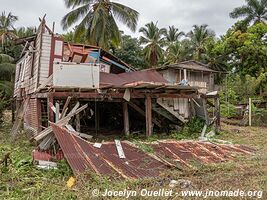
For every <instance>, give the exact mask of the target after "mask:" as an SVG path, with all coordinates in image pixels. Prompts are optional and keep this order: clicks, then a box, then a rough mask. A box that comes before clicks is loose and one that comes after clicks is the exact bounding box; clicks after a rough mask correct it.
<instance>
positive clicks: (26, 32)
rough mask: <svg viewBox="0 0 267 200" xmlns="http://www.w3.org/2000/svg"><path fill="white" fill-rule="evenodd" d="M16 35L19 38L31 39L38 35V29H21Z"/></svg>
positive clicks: (18, 29)
mask: <svg viewBox="0 0 267 200" xmlns="http://www.w3.org/2000/svg"><path fill="white" fill-rule="evenodd" d="M15 33H16V36H17V37H19V38H22V37H29V36H32V35H34V34H35V33H36V27H20V28H17V29H16V30H15Z"/></svg>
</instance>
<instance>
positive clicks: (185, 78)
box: [184, 69, 187, 80]
mask: <svg viewBox="0 0 267 200" xmlns="http://www.w3.org/2000/svg"><path fill="white" fill-rule="evenodd" d="M184 80H187V75H186V69H184Z"/></svg>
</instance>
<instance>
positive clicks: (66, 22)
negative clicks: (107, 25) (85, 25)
mask: <svg viewBox="0 0 267 200" xmlns="http://www.w3.org/2000/svg"><path fill="white" fill-rule="evenodd" d="M89 10H90V5H89V4H85V5H83V6H80V7H78V8H76V9H74V10H72V11H70V12H69V13H68V14H66V15H65V16H64V17H63V19H62V20H61V25H62V27H63V29H64V30H66V29H68V28H69V27H71V26H72V25H73V24H75V23H76V22H77V21H79V20H80V19H81V18H82V17H84V16H85V15H86V14H87V13H88V12H89Z"/></svg>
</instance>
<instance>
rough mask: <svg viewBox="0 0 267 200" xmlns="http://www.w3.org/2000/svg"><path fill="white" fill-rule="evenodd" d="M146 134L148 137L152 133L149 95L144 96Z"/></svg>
mask: <svg viewBox="0 0 267 200" xmlns="http://www.w3.org/2000/svg"><path fill="white" fill-rule="evenodd" d="M145 104H146V136H147V137H149V136H151V135H152V104H151V97H150V96H146V100H145Z"/></svg>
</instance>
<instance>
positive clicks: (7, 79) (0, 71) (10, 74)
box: [0, 54, 15, 122]
mask: <svg viewBox="0 0 267 200" xmlns="http://www.w3.org/2000/svg"><path fill="white" fill-rule="evenodd" d="M13 62H14V59H13V58H12V57H10V56H8V55H6V54H0V122H1V118H2V113H3V111H4V109H6V108H7V107H9V106H10V104H11V99H12V94H13V84H14V74H15V64H13Z"/></svg>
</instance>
